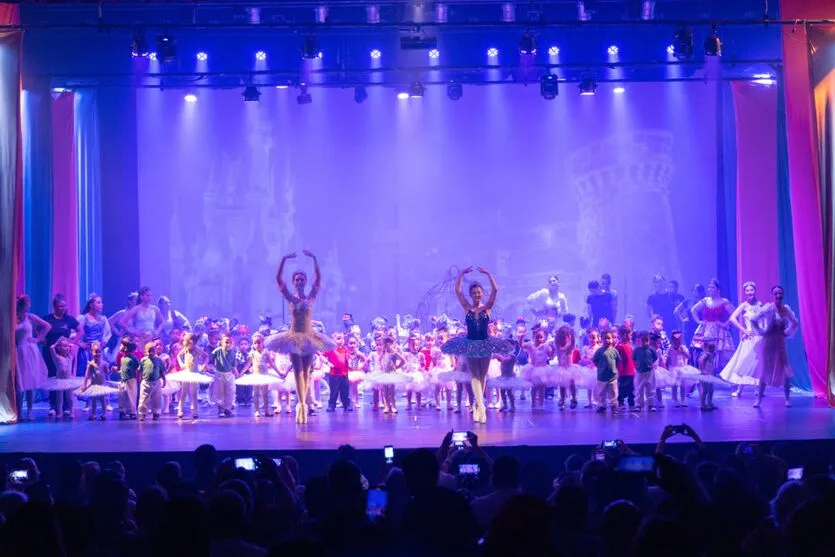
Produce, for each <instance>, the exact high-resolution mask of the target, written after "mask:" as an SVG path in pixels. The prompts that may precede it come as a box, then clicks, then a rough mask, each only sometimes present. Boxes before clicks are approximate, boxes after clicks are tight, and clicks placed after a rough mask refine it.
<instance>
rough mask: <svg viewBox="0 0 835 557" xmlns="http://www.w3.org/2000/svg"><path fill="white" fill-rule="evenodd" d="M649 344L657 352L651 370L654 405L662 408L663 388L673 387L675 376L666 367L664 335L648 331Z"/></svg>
mask: <svg viewBox="0 0 835 557" xmlns="http://www.w3.org/2000/svg"><path fill="white" fill-rule="evenodd" d="M667 342H669V341H667ZM649 345H650V346H651V347H652V348H653V350H655V352H656V353H657V354H658V359H657V360H656V361H655V365H654V366H653V372H652V373H653V375H654V376H655V407H656V408H664V396H663V395H664V389H665V388H667V387H670V388H672V387H675V385H676V378H675V376H674V375H673V374H672V373H671V372H670V370H668V369H667V350H665V349H664V337H662V336H661V335H659V334H658V333H653V332H652V331H650V333H649Z"/></svg>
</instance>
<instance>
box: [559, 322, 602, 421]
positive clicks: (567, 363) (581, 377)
mask: <svg viewBox="0 0 835 557" xmlns="http://www.w3.org/2000/svg"><path fill="white" fill-rule="evenodd" d="M554 345H555V348H556V354H557V365H556V366H553V367H552V369H553V370H554V373H553V374H552V376H551V377H552V379H551V385H552V386H554V387H559V389H560V405H559V408H560V410H565V394H566V387H567V388H568V390H569V394H570V395H571V403H570V405H569V406H570V408H571V409H572V410H573V409H575V408H577V382H578V381H580V382H583V383H585V382H586V381H588V380H590V377H587V372H586V369H587V368H584V367H583V366H581V365H579V362H580V350H578V349H577V347H576V340H575V336H574V329H572V328H571V327H568V326H563V327H560V328H559V329H557V335H556V339H555V342H554ZM596 380H597V378H596V376H595V381H596ZM589 396H591V395H589Z"/></svg>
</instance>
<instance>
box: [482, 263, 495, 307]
mask: <svg viewBox="0 0 835 557" xmlns="http://www.w3.org/2000/svg"><path fill="white" fill-rule="evenodd" d="M478 272H479V273H481V274H483V275H486V276H487V280H488V281H489V282H490V296H488V297H487V303H486V304H484V307H485V308H487V309H488V310H490V309H493V304H495V303H496V296H497V295H498V293H499V285H498V284H496V278H495V277H494V276H493V274H492V273H491V272H490V271H488V270H487V269H485V268H484V267H479V268H478Z"/></svg>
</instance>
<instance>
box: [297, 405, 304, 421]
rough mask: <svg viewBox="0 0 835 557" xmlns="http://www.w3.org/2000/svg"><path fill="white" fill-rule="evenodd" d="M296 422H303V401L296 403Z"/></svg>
mask: <svg viewBox="0 0 835 557" xmlns="http://www.w3.org/2000/svg"><path fill="white" fill-rule="evenodd" d="M296 423H297V424H301V423H304V422H302V403H301V402H299V403H297V404H296Z"/></svg>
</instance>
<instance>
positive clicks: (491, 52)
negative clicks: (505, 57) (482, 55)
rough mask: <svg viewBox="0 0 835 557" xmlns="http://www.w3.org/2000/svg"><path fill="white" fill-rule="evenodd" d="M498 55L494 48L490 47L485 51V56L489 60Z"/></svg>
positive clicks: (496, 49)
mask: <svg viewBox="0 0 835 557" xmlns="http://www.w3.org/2000/svg"><path fill="white" fill-rule="evenodd" d="M498 55H499V49H498V48H495V47H490V48H488V49H487V56H488V57H489V58H496V57H497V56H498Z"/></svg>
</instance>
